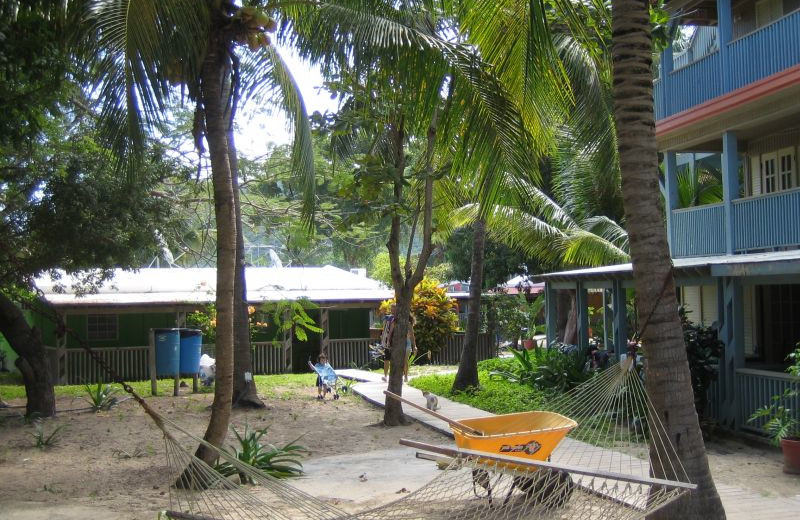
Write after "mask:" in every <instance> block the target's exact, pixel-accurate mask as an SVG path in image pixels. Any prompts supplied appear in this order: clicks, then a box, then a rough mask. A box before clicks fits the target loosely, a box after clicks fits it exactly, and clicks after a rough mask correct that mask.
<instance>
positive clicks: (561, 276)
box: [533, 250, 800, 282]
mask: <svg viewBox="0 0 800 520" xmlns="http://www.w3.org/2000/svg"><path fill="white" fill-rule="evenodd" d="M770 263H776V264H777V263H781V264H790V265H792V266H796V267H797V268H798V269H800V250H792V251H776V252H771V253H750V254H742V255H719V256H703V257H694V258H676V259H674V260H673V261H672V265H673V266H674V268H675V276H676V277H700V276H712V275H721V273H718V272H716V271H723V270H726V271H730V273H728V274H729V275H731V276H737V272H736V271H737V269H736V268H737V267H741V266H749V265H759V264H761V265H764V264H770ZM712 270H714V271H715V272H714V273H712ZM745 271H746V270H741V274H738V275H739V276H743V275H745ZM533 278H534V279H535V280H542V281H551V282H568V281H578V280H629V279H631V278H633V266H632V264H630V263H627V264H617V265H605V266H602V267H592V268H588V269H575V270H572V271H561V272H557V273H547V274H541V275H537V276H534V277H533Z"/></svg>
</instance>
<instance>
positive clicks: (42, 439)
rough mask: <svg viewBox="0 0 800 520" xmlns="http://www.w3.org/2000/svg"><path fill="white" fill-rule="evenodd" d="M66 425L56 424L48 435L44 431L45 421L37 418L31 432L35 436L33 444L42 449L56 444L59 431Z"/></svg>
mask: <svg viewBox="0 0 800 520" xmlns="http://www.w3.org/2000/svg"><path fill="white" fill-rule="evenodd" d="M63 427H64V425H63V424H62V425H60V426H56V428H55V429H54V430H53V431H52V432H50V434H49V435H48V434H47V433H45V431H44V422H43V421H42V420H37V421H35V422H34V430H33V432H32V433H31V437H33V445H34V447H36V448H39V449H40V450H45V449H47V448H51V447H53V446H55V445H56V443H57V441H58V432H60V431H61V428H63Z"/></svg>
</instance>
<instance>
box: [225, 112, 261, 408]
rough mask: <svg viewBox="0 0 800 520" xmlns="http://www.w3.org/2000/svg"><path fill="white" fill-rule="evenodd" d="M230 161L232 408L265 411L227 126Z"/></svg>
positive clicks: (232, 144) (234, 164)
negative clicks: (259, 388)
mask: <svg viewBox="0 0 800 520" xmlns="http://www.w3.org/2000/svg"><path fill="white" fill-rule="evenodd" d="M228 162H229V163H230V165H231V187H232V189H233V203H234V211H235V218H236V274H235V279H234V282H233V292H234V298H233V322H234V328H233V329H234V334H233V406H235V407H237V408H266V405H265V404H264V402H263V401H262V400H261V399H259V397H258V391H257V389H256V382H255V379H253V356H252V350H251V345H250V313H249V312H248V305H247V282H246V280H245V271H246V268H245V261H244V230H243V228H242V205H241V202H240V201H239V159H238V156H237V154H236V144H235V141H234V138H233V127H231V126H229V127H228ZM248 374H249V377H248Z"/></svg>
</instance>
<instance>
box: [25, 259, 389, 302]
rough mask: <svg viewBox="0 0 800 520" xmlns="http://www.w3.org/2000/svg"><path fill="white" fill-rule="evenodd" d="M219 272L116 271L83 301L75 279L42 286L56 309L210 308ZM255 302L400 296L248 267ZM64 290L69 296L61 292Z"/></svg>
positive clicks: (317, 276)
mask: <svg viewBox="0 0 800 520" xmlns="http://www.w3.org/2000/svg"><path fill="white" fill-rule="evenodd" d="M216 276H217V270H216V269H214V268H186V269H181V268H171V269H170V268H162V269H140V270H138V271H123V270H121V269H118V270H115V272H114V277H113V278H112V279H111V280H110V281H109V282H106V283H105V284H103V286H102V287H100V288H99V290H98V291H97V292H96V293H93V294H85V295H82V296H78V295H76V294H75V292H74V291H73V290H72V289H71V288H72V286H73V284H74V283H75V279H74V278H72V277H69V276H64V277H63V278H62V279H61V280H58V281H57V282H53V281H52V280H51V279H50V278H49V277H47V276H43V277H40V278H38V279H37V280H36V286H37V287H38V288H39V289H40V290H41V291H42V292H43V293H44V296H45V298H46V299H47V300H48V301H49V302H50V303H52V304H54V305H68V306H98V305H157V304H177V303H188V304H193V303H209V302H213V301H214V299H215V289H216V285H217V280H216ZM245 276H246V280H247V299H248V301H249V302H253V303H256V302H265V301H277V300H284V299H287V300H296V299H298V298H303V297H305V298H308V299H310V300H312V301H314V302H317V303H325V302H337V303H341V302H360V301H364V302H366V301H381V300H385V299H388V298H391V297H393V296H394V293H393V292H392V291H391V290H388V289H386V288H385V287H384V286H383V284H381V283H380V282H378V281H376V280H372V279H370V278H367V277H366V276H359V275H356V274H353V273H351V272H349V271H345V270H343V269H339V268H338V267H333V266H330V265H326V266H325V267H283V268H277V267H248V268H247V271H246V275H245ZM58 285H60V286H61V287H63V288H64V289H65V290H66V291H65V292H59V290H58V288H57V286H58Z"/></svg>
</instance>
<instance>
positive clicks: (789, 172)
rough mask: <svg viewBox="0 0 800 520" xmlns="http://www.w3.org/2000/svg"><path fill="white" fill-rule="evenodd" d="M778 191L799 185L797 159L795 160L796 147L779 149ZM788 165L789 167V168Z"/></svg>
mask: <svg viewBox="0 0 800 520" xmlns="http://www.w3.org/2000/svg"><path fill="white" fill-rule="evenodd" d="M777 165H778V188H779V189H778V191H785V190H791V189H794V188H796V187H797V183H796V182H795V178H796V177H795V175H796V173H797V161H796V160H795V154H794V147H789V148H782V149H780V150H778V162H777ZM787 165H788V168H787Z"/></svg>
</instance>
